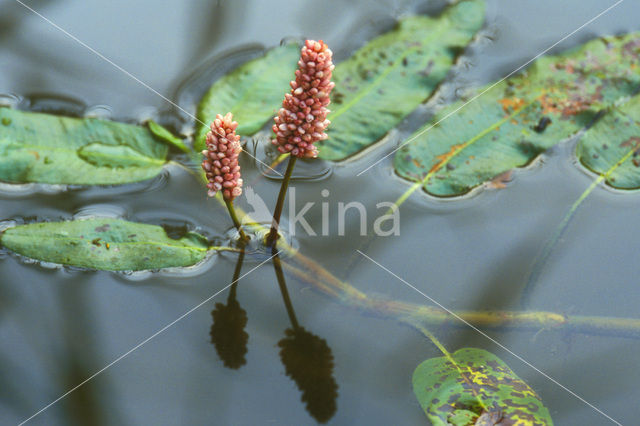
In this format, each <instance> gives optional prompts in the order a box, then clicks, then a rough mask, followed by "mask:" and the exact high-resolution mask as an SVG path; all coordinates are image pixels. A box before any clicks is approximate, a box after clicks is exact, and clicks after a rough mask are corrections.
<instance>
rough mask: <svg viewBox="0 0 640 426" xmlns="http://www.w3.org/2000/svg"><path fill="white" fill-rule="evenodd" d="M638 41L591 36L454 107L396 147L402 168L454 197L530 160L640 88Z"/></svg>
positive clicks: (397, 164)
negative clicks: (636, 51) (583, 42)
mask: <svg viewBox="0 0 640 426" xmlns="http://www.w3.org/2000/svg"><path fill="white" fill-rule="evenodd" d="M639 40H640V34H639V33H631V34H628V35H626V36H622V37H609V38H603V39H597V40H593V41H591V42H588V43H586V44H585V45H583V46H581V47H579V48H577V49H573V50H571V51H569V52H567V53H565V54H561V55H558V56H552V57H547V58H541V59H539V60H538V61H536V62H535V63H534V64H533V65H532V66H531V67H530V68H529V69H528V70H527V71H526V72H525V73H523V74H521V75H518V76H515V77H511V78H509V79H507V80H506V81H504V82H501V83H498V84H497V85H488V86H485V88H483V89H481V90H479V93H480V94H481V95H478V97H477V99H476V98H473V99H474V100H473V102H470V103H468V104H465V102H464V101H458V102H456V103H454V104H452V105H450V106H449V107H447V108H445V109H444V110H442V111H441V112H440V113H438V114H437V115H436V117H434V119H433V120H432V122H431V123H427V124H426V125H425V126H424V127H423V128H421V129H419V130H418V131H417V132H415V133H414V134H413V135H412V136H411V137H410V138H409V139H407V141H408V143H406V144H405V145H404V146H403V147H402V148H401V149H399V150H398V152H397V153H396V155H395V158H394V168H395V170H396V172H397V174H398V175H400V176H401V177H403V178H404V179H407V180H410V181H414V182H422V184H423V188H424V190H425V191H426V192H427V193H429V194H432V195H435V196H441V197H451V196H459V195H462V194H464V193H466V192H468V191H470V190H471V189H473V188H475V187H477V186H479V185H481V184H483V183H485V182H488V181H490V180H491V179H493V178H495V177H496V176H499V175H501V174H502V173H505V172H507V171H509V170H511V169H513V168H515V167H524V166H526V165H527V164H529V163H530V162H531V161H533V160H534V159H535V158H536V157H537V156H538V155H539V154H540V153H542V152H544V151H545V150H546V149H548V148H550V147H551V146H553V145H555V144H557V143H559V142H560V141H561V140H563V139H566V138H567V137H569V136H571V135H573V134H575V133H576V132H577V131H578V130H580V129H582V128H584V127H585V126H586V125H587V124H588V123H590V122H591V121H592V120H593V119H594V117H595V116H596V114H597V113H598V111H600V110H601V109H602V108H606V107H608V106H610V105H611V104H613V103H614V102H616V101H617V100H619V99H620V98H622V97H624V96H629V95H630V94H631V93H633V91H634V90H636V88H637V87H638V84H640V77H639V76H638V75H637V73H631V72H629V69H633V68H634V66H638V64H639V60H638V55H637V54H636V53H635V52H634V51H633V49H636V48H635V47H631V46H636V44H638V43H639ZM494 86H495V87H494ZM452 135H455V136H452Z"/></svg>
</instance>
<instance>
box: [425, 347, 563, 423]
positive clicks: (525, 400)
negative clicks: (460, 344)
mask: <svg viewBox="0 0 640 426" xmlns="http://www.w3.org/2000/svg"><path fill="white" fill-rule="evenodd" d="M451 356H452V358H453V359H454V361H455V362H456V364H457V365H458V366H457V367H456V365H454V364H452V363H451V362H450V361H449V360H448V359H447V357H444V356H443V357H439V358H431V359H428V360H426V361H424V362H423V363H421V364H420V365H419V366H418V368H416V370H415V371H414V373H413V392H414V394H415V395H416V397H417V398H418V401H419V402H420V405H421V406H422V409H423V410H424V412H425V413H426V415H427V417H428V418H429V420H430V421H431V422H432V423H433V424H434V425H449V424H452V425H460V426H462V425H473V424H483V425H484V424H487V425H493V424H505V425H507V424H509V425H552V424H553V422H552V420H551V416H550V414H549V411H548V410H547V408H545V406H544V405H542V401H541V400H540V397H539V396H538V395H536V393H535V392H534V391H533V390H532V389H531V388H530V387H529V385H527V384H526V383H525V382H524V381H523V380H522V379H520V378H519V377H518V376H516V375H515V373H514V372H513V371H511V369H510V368H509V367H508V366H507V365H506V364H505V363H504V362H503V361H502V360H501V359H500V358H498V357H497V356H495V355H493V354H492V353H490V352H487V351H485V350H483V349H475V348H463V349H460V350H458V351H456V352H454V353H453V354H452V355H451ZM458 368H460V370H459V369H458ZM461 372H462V374H461ZM480 401H481V402H482V405H484V407H483V406H481V405H480Z"/></svg>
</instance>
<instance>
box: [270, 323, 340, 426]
mask: <svg viewBox="0 0 640 426" xmlns="http://www.w3.org/2000/svg"><path fill="white" fill-rule="evenodd" d="M285 335H286V337H284V338H283V339H282V340H280V341H279V342H278V346H279V347H280V348H281V349H280V359H281V360H282V364H284V367H285V371H286V373H287V376H289V377H290V378H291V380H293V381H294V382H296V385H298V388H299V389H300V390H301V391H302V397H301V399H302V402H304V403H305V405H306V409H307V411H308V412H309V414H311V416H313V418H314V419H316V420H317V421H318V422H320V423H326V422H328V421H329V419H331V417H333V415H334V414H335V412H336V409H337V406H336V399H337V397H338V385H337V384H336V381H335V379H334V378H333V354H332V353H331V348H330V347H329V345H327V341H326V340H324V339H323V338H321V337H318V336H316V335H315V334H313V333H310V332H309V331H307V330H305V329H304V327H295V328H288V329H286V330H285Z"/></svg>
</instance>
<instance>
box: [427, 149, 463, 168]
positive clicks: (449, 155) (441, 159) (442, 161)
mask: <svg viewBox="0 0 640 426" xmlns="http://www.w3.org/2000/svg"><path fill="white" fill-rule="evenodd" d="M463 147H464V144H455V145H452V146H451V149H449V152H447V153H446V154H442V155H437V156H436V158H437V159H438V161H436V163H435V164H434V165H433V166H432V167H431V169H429V173H433V172H436V171H438V170H440V169H441V168H442V166H444V165H445V164H446V163H448V162H449V160H450V159H451V158H453V156H454V155H456V154H457V153H458V151H459V150H460V149H461V148H463Z"/></svg>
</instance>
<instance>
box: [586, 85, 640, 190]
mask: <svg viewBox="0 0 640 426" xmlns="http://www.w3.org/2000/svg"><path fill="white" fill-rule="evenodd" d="M576 155H577V156H578V158H579V159H580V162H581V163H582V164H583V165H584V166H585V167H587V168H588V169H590V170H591V171H593V172H595V173H598V174H600V175H603V177H604V180H605V182H606V183H607V184H608V185H610V186H612V187H614V188H618V189H638V188H640V95H638V96H635V97H633V98H632V99H631V100H630V101H629V102H626V103H625V104H624V105H623V106H621V107H620V108H613V109H612V110H611V111H610V112H609V113H607V114H606V115H605V116H604V117H603V118H602V119H601V120H599V121H598V122H597V123H596V124H595V125H594V126H593V127H592V128H591V129H589V130H588V131H587V132H586V134H585V135H584V136H583V137H582V138H581V139H580V141H579V142H578V145H577V147H576Z"/></svg>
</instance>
